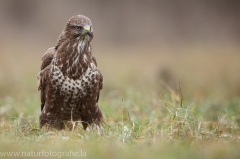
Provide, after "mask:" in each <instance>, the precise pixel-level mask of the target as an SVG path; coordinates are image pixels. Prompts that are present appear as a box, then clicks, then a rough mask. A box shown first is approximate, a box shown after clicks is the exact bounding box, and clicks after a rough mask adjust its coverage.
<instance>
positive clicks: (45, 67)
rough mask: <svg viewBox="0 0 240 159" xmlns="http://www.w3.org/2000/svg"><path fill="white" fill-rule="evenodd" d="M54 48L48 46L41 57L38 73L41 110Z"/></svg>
mask: <svg viewBox="0 0 240 159" xmlns="http://www.w3.org/2000/svg"><path fill="white" fill-rule="evenodd" d="M55 52H56V50H55V48H54V47H51V48H49V49H48V50H47V51H46V53H45V54H44V55H43V57H42V65H41V71H40V72H39V74H38V90H41V111H42V109H43V107H44V104H45V100H46V99H45V87H46V85H47V81H48V76H49V71H50V63H51V62H52V59H53V57H54V55H55Z"/></svg>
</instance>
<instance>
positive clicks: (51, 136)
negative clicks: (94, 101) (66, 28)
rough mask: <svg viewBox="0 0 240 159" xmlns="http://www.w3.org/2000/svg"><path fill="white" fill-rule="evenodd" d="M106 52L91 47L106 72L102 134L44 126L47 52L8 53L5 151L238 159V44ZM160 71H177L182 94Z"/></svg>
mask: <svg viewBox="0 0 240 159" xmlns="http://www.w3.org/2000/svg"><path fill="white" fill-rule="evenodd" d="M108 49H110V50H101V51H102V52H104V53H99V52H97V50H99V49H94V51H95V53H96V54H95V56H96V58H97V61H98V66H99V69H100V70H101V71H102V73H103V75H104V85H103V91H102V92H101V96H100V101H99V106H100V108H101V110H102V112H103V115H104V118H105V123H106V124H105V125H103V128H102V130H101V131H100V132H99V131H96V130H95V129H90V130H89V131H84V130H83V129H82V128H81V126H79V127H77V129H75V130H73V131H66V130H63V131H55V130H52V131H47V130H45V129H42V130H40V129H39V127H38V117H39V115H40V95H39V94H40V92H38V91H37V80H36V75H37V73H38V71H39V69H40V58H41V55H42V54H41V53H32V52H30V51H29V50H27V49H26V50H24V49H22V50H21V51H20V52H19V51H18V52H17V53H15V54H12V53H10V52H8V53H5V54H3V55H2V57H3V58H1V59H0V62H1V65H0V66H1V67H0V68H1V69H0V80H1V83H0V121H1V123H0V125H1V127H0V141H1V147H0V155H1V156H4V155H5V156H7V155H12V158H14V155H18V154H16V152H20V153H21V154H20V155H22V156H24V155H25V156H31V157H29V158H32V157H34V155H35V156H46V157H47V156H52V157H53V158H75V157H76V155H79V156H80V157H82V158H98V159H101V158H139V159H141V158H142V159H143V158H144V159H145V158H148V159H150V158H169V159H170V158H179V159H181V158H182V159H186V158H189V159H191V158H195V159H197V158H199V159H200V158H201V159H203V158H207V159H215V158H216V159H219V158H228V159H230V158H240V152H239V148H240V109H239V108H240V83H239V81H240V75H239V70H240V64H239V59H240V55H239V52H240V48H238V47H232V46H229V47H225V48H219V47H217V46H216V47H214V46H211V47H207V46H204V47H200V46H194V47H183V48H180V49H179V48H178V49H175V50H174V49H161V48H158V49H157V48H154V49H152V50H149V49H146V50H144V49H139V50H138V49H136V48H126V49H122V50H118V51H117V52H116V49H114V48H113V49H112V50H111V48H108ZM44 51H45V50H44V49H43V50H42V52H44ZM39 52H40V50H39ZM93 54H94V53H93ZM162 70H167V71H169V72H171V73H172V74H173V77H174V80H175V83H176V85H177V88H178V89H179V86H180V87H181V92H182V96H181V93H179V90H178V94H177V95H176V94H173V92H172V90H171V89H169V88H168V87H167V86H166V85H164V84H163V82H162V78H161V76H160V74H161V71H162ZM179 81H180V84H179ZM5 152H6V153H8V154H6V153H5ZM9 152H10V153H11V152H12V153H13V152H14V153H15V154H9ZM34 152H35V153H34ZM36 152H38V153H36ZM31 153H32V154H31ZM50 153H51V154H50ZM76 153H78V154H76ZM3 158H4V157H3ZM5 158H9V157H5Z"/></svg>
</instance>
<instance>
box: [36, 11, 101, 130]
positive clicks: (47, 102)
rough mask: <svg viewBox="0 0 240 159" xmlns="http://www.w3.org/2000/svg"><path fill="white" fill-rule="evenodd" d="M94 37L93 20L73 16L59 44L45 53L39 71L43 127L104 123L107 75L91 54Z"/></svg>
mask: <svg viewBox="0 0 240 159" xmlns="http://www.w3.org/2000/svg"><path fill="white" fill-rule="evenodd" d="M92 38H93V28H92V23H91V20H90V19H89V18H87V17H86V16H83V15H76V16H73V17H71V18H70V19H69V21H68V23H67V24H66V26H65V28H64V30H63V31H62V33H61V35H60V36H59V39H58V41H57V44H56V46H55V47H52V48H49V49H48V50H47V52H46V53H45V54H44V55H43V58H42V65H41V71H40V72H39V74H38V89H39V90H40V91H41V111H42V112H41V115H40V117H39V122H40V127H43V126H47V127H50V128H55V129H58V130H61V129H64V128H65V125H66V123H67V122H68V121H81V122H82V125H83V128H84V129H86V128H87V126H88V125H90V124H93V123H95V124H97V125H99V124H100V123H101V122H102V113H101V111H100V109H99V107H98V98H99V93H100V90H101V89H102V84H103V76H102V74H101V72H100V71H99V70H98V69H97V63H96V59H95V58H94V57H93V56H92V53H91V45H90V42H91V40H92Z"/></svg>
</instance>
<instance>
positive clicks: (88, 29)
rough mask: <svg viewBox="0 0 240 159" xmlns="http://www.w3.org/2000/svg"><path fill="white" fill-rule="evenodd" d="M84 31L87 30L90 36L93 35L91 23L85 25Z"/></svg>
mask: <svg viewBox="0 0 240 159" xmlns="http://www.w3.org/2000/svg"><path fill="white" fill-rule="evenodd" d="M84 31H85V32H86V34H87V35H88V36H90V37H92V36H93V33H92V31H91V27H90V26H89V25H86V26H84Z"/></svg>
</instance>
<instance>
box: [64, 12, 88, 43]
mask: <svg viewBox="0 0 240 159" xmlns="http://www.w3.org/2000/svg"><path fill="white" fill-rule="evenodd" d="M65 34H67V36H68V37H71V38H78V37H80V38H81V39H82V38H86V37H89V39H92V38H93V28H92V22H91V20H90V19H89V18H88V17H86V16H84V15H75V16H73V17H71V18H70V19H69V21H68V23H67V25H66V27H65Z"/></svg>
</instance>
